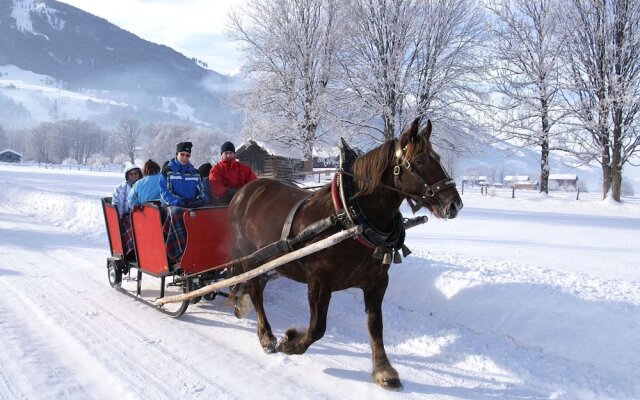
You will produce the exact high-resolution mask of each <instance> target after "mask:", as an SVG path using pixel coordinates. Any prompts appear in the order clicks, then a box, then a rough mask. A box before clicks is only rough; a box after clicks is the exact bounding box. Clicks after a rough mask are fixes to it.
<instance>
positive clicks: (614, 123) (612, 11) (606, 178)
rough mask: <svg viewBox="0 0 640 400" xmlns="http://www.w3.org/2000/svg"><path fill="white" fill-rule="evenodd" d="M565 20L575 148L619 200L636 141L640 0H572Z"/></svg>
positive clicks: (639, 96) (639, 136)
mask: <svg viewBox="0 0 640 400" xmlns="http://www.w3.org/2000/svg"><path fill="white" fill-rule="evenodd" d="M571 5H572V6H571V7H569V8H568V14H567V15H568V18H567V20H569V21H573V23H572V24H568V31H569V34H570V37H571V42H570V44H571V46H570V47H569V51H567V52H566V56H567V59H566V60H567V65H570V66H571V69H570V74H569V85H568V86H569V90H570V92H571V95H570V96H569V98H568V100H569V101H568V103H569V105H570V107H571V111H572V116H573V117H574V118H575V119H576V120H577V121H578V122H577V124H578V125H579V128H580V131H579V134H578V135H577V136H576V138H577V140H576V144H577V150H576V153H577V154H578V155H579V156H581V157H582V158H583V159H584V160H585V161H592V160H596V161H597V162H598V163H599V164H600V166H601V168H602V193H603V197H606V196H607V195H608V194H609V193H611V196H612V198H613V199H614V200H616V201H620V196H621V186H622V171H623V167H624V165H625V164H627V163H629V162H630V161H632V160H634V157H636V158H637V152H636V151H637V148H638V145H640V127H639V126H638V112H639V110H640V3H639V2H637V1H633V0H573V1H572V3H571Z"/></svg>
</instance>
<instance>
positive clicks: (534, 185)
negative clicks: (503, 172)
mask: <svg viewBox="0 0 640 400" xmlns="http://www.w3.org/2000/svg"><path fill="white" fill-rule="evenodd" d="M503 181H504V185H505V186H507V187H510V188H515V189H529V190H535V189H538V181H534V180H532V179H531V178H530V177H529V176H528V175H507V176H505V177H504V179H503Z"/></svg>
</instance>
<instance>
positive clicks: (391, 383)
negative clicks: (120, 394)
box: [372, 371, 402, 390]
mask: <svg viewBox="0 0 640 400" xmlns="http://www.w3.org/2000/svg"><path fill="white" fill-rule="evenodd" d="M394 372H395V371H394ZM372 377H373V381H374V382H375V383H377V384H378V385H380V386H382V387H383V388H385V389H387V390H402V382H400V378H399V377H398V374H397V372H396V373H392V372H391V371H386V372H383V371H380V372H378V373H374V374H373V376H372Z"/></svg>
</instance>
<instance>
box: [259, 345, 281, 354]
mask: <svg viewBox="0 0 640 400" xmlns="http://www.w3.org/2000/svg"><path fill="white" fill-rule="evenodd" d="M262 349H263V350H264V352H265V353H267V354H274V353H277V352H278V350H277V349H276V347H275V346H267V347H263V348H262Z"/></svg>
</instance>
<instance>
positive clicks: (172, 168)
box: [160, 158, 209, 206]
mask: <svg viewBox="0 0 640 400" xmlns="http://www.w3.org/2000/svg"><path fill="white" fill-rule="evenodd" d="M160 199H161V200H162V203H163V204H164V205H168V206H184V205H185V204H184V200H193V199H198V200H200V201H202V205H204V204H206V203H207V202H208V201H209V194H208V193H207V191H206V190H205V189H204V187H203V185H202V180H201V179H200V174H199V173H198V170H197V169H195V167H194V166H193V165H191V163H187V164H185V165H182V164H180V162H178V160H176V159H175V158H174V159H173V160H171V161H169V164H167V166H166V167H165V168H163V170H162V174H161V175H160Z"/></svg>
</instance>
